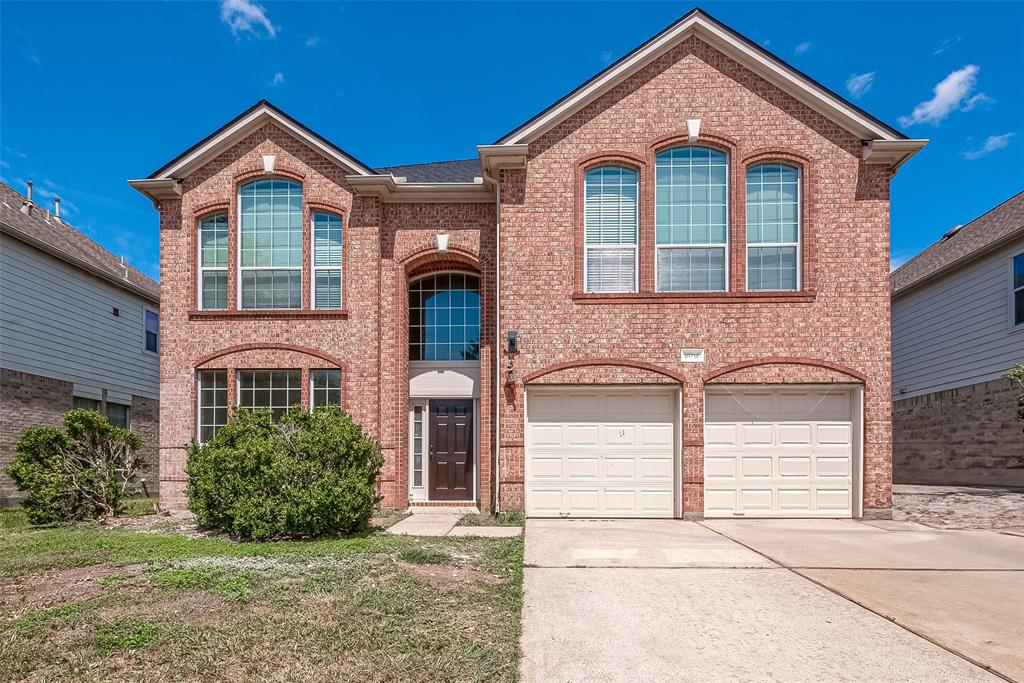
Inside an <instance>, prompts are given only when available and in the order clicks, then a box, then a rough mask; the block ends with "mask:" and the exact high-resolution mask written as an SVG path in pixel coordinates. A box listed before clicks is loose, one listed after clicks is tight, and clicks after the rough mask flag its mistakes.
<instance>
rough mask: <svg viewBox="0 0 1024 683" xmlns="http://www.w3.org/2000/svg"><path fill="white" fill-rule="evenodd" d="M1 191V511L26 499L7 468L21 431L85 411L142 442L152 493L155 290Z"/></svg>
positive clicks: (53, 216) (44, 213)
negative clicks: (93, 412) (73, 411)
mask: <svg viewBox="0 0 1024 683" xmlns="http://www.w3.org/2000/svg"><path fill="white" fill-rule="evenodd" d="M55 201H56V202H57V203H56V206H55V207H54V208H55V210H56V213H50V211H48V210H47V209H44V208H42V207H40V206H39V205H38V204H36V203H34V202H33V201H32V188H31V184H30V185H29V189H28V196H27V197H25V196H22V195H21V194H19V193H18V192H17V191H15V190H13V189H11V188H10V187H8V186H7V185H2V184H0V505H10V504H13V503H15V502H16V501H18V500H19V499H20V498H21V497H22V496H21V493H20V492H19V491H18V490H17V488H16V487H15V486H14V482H13V481H12V480H11V478H10V477H8V476H7V475H6V474H5V473H3V472H2V470H3V469H4V468H6V467H7V465H8V464H9V463H10V461H11V458H12V457H13V456H14V449H15V444H16V443H17V441H18V438H19V437H20V436H21V432H22V430H24V429H25V428H26V427H34V426H42V425H58V426H59V425H60V424H61V423H62V420H63V416H64V413H65V412H67V411H69V410H71V409H72V408H91V409H95V410H98V411H100V412H101V413H103V414H105V415H106V416H107V418H108V419H109V420H110V422H111V423H113V424H116V425H119V426H122V427H129V428H131V429H132V430H133V431H135V432H137V433H138V434H139V436H141V437H142V438H143V439H144V441H145V446H144V447H143V450H142V454H141V455H142V458H143V461H144V463H145V467H144V468H143V470H142V472H141V473H140V475H139V476H140V477H141V478H144V479H145V485H146V488H147V489H148V491H149V492H150V493H153V494H155V493H157V487H158V476H157V474H158V468H157V463H158V459H159V456H158V454H159V443H158V441H157V439H158V438H159V429H158V421H159V407H160V406H159V398H160V393H159V392H160V388H159V387H160V356H159V351H160V348H159V347H160V333H159V324H160V285H159V284H157V283H156V282H154V281H153V280H151V279H149V278H148V277H146V276H145V275H143V274H142V273H140V272H139V271H138V270H136V269H134V268H132V267H131V266H129V265H127V264H125V262H124V261H123V260H121V259H118V258H117V257H116V256H114V255H113V254H111V253H110V252H108V251H107V250H105V249H104V248H103V247H101V246H100V245H98V244H96V243H95V242H93V241H92V240H91V239H89V238H88V237H86V236H85V235H83V234H82V233H80V232H78V231H77V230H75V229H74V228H73V227H71V226H70V225H68V224H67V223H66V222H65V221H64V220H63V219H62V218H61V217H60V214H59V211H60V209H59V207H60V203H59V202H60V200H59V199H57V200H55Z"/></svg>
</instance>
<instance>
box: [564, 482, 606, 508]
mask: <svg viewBox="0 0 1024 683" xmlns="http://www.w3.org/2000/svg"><path fill="white" fill-rule="evenodd" d="M565 497H566V501H565V506H566V507H563V508H562V509H563V510H565V509H569V510H578V511H580V513H587V514H594V513H596V512H597V511H598V510H600V509H601V489H599V488H590V489H583V488H570V489H568V490H567V491H566V496H565Z"/></svg>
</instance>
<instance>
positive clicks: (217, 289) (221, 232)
mask: <svg viewBox="0 0 1024 683" xmlns="http://www.w3.org/2000/svg"><path fill="white" fill-rule="evenodd" d="M227 307H228V215H227V214H226V213H215V214H213V215H212V216H207V217H206V218H203V219H202V220H200V221H199V308H201V309H204V310H217V309H224V308H227Z"/></svg>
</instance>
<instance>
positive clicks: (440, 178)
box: [374, 159, 480, 183]
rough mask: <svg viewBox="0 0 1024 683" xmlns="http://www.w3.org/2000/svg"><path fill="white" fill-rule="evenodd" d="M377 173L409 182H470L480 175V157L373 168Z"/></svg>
mask: <svg viewBox="0 0 1024 683" xmlns="http://www.w3.org/2000/svg"><path fill="white" fill-rule="evenodd" d="M374 170H375V171H377V173H383V174H385V175H386V174H389V173H390V174H391V175H393V176H396V177H404V178H405V179H406V180H407V181H408V182H410V183H471V182H473V181H474V180H475V179H476V178H479V177H480V159H458V160H455V161H433V162H430V163H426V164H405V165H402V166H384V167H382V168H375V169H374Z"/></svg>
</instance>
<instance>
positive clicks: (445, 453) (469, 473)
mask: <svg viewBox="0 0 1024 683" xmlns="http://www.w3.org/2000/svg"><path fill="white" fill-rule="evenodd" d="M430 499H431V500H472V499H473V402H472V401H462V400H451V401H450V400H431V401H430Z"/></svg>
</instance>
